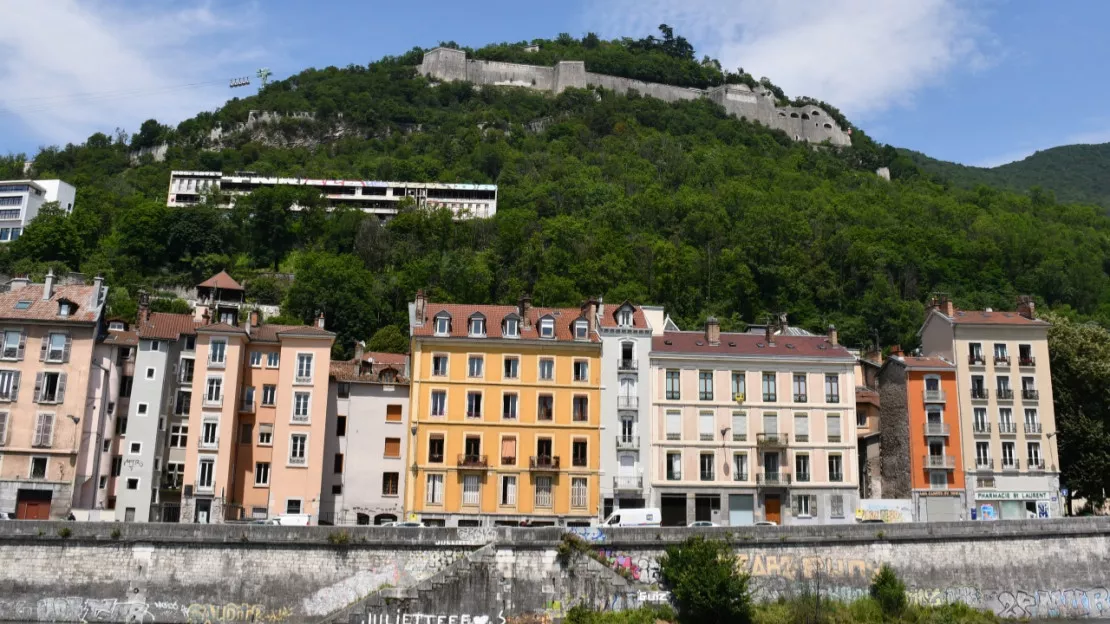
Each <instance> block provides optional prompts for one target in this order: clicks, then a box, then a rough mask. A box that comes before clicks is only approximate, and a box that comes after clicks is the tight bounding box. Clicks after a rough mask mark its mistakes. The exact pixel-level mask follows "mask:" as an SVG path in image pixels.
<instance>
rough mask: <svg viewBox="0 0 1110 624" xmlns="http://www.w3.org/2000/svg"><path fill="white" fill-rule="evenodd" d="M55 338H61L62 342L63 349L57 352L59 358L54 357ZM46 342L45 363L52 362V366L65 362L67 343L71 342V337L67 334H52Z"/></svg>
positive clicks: (47, 336)
mask: <svg viewBox="0 0 1110 624" xmlns="http://www.w3.org/2000/svg"><path fill="white" fill-rule="evenodd" d="M55 336H56V337H58V338H61V340H62V345H61V348H60V349H58V350H57V354H58V356H57V357H54V353H55V349H54V338H55ZM44 340H46V357H45V358H44V361H46V362H50V363H51V364H57V363H59V362H65V361H66V343H67V342H69V336H68V335H67V334H66V333H65V332H50V333H49V334H47V335H46V338H45V339H44Z"/></svg>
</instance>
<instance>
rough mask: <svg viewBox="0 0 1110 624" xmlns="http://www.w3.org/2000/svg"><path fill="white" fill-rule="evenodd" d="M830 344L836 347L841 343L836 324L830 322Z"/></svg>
mask: <svg viewBox="0 0 1110 624" xmlns="http://www.w3.org/2000/svg"><path fill="white" fill-rule="evenodd" d="M829 344H831V345H832V346H834V347H836V346H839V345H840V335H839V334H838V333H837V331H836V325H833V324H832V323H829Z"/></svg>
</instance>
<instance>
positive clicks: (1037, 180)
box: [899, 143, 1110, 210]
mask: <svg viewBox="0 0 1110 624" xmlns="http://www.w3.org/2000/svg"><path fill="white" fill-rule="evenodd" d="M899 151H900V152H902V153H903V154H905V155H907V156H908V157H909V158H910V159H911V160H913V162H914V163H915V164H916V165H917V166H918V167H920V168H921V169H922V170H923V171H925V172H926V173H930V174H933V175H935V176H937V177H939V178H942V179H944V180H947V181H949V182H951V183H952V184H954V185H956V186H960V187H964V188H974V187H976V186H978V185H980V184H983V185H987V186H994V187H998V188H1004V189H1007V190H1012V191H1018V192H1026V191H1028V190H1029V189H1031V188H1033V187H1036V186H1039V187H1041V188H1042V189H1044V190H1046V191H1051V192H1052V193H1053V194H1055V196H1056V200H1057V201H1061V202H1078V203H1084V204H1094V205H1097V206H1102V207H1103V208H1105V209H1107V210H1110V143H1099V144H1080V145H1062V146H1060V147H1053V148H1051V149H1046V150H1042V151H1039V152H1036V153H1034V154H1033V155H1032V156H1029V157H1027V158H1025V159H1023V160H1019V161H1017V162H1012V163H1007V164H1005V165H999V166H997V167H989V168H988V167H969V166H967V165H961V164H958V163H953V162H947V161H943V160H937V159H935V158H930V157H929V156H926V155H925V154H922V153H920V152H915V151H913V150H908V149H902V150H899Z"/></svg>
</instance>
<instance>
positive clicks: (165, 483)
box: [158, 475, 182, 492]
mask: <svg viewBox="0 0 1110 624" xmlns="http://www.w3.org/2000/svg"><path fill="white" fill-rule="evenodd" d="M181 480H182V479H181V475H162V480H161V481H160V482H159V485H158V487H159V488H160V489H161V490H163V491H167V492H175V491H177V490H180V489H181Z"/></svg>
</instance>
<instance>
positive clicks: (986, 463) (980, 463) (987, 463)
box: [975, 457, 994, 470]
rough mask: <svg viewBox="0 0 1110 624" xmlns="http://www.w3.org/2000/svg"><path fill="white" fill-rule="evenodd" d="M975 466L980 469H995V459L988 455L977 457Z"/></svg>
mask: <svg viewBox="0 0 1110 624" xmlns="http://www.w3.org/2000/svg"><path fill="white" fill-rule="evenodd" d="M975 467H976V468H978V469H979V470H994V460H993V459H988V458H986V457H977V458H975Z"/></svg>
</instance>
